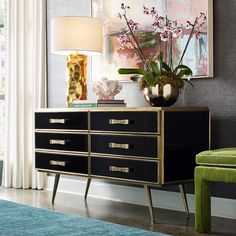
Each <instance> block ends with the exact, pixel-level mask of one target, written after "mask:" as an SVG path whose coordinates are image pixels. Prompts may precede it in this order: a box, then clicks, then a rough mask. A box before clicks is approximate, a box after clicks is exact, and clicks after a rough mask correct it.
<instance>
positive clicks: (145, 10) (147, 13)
mask: <svg viewBox="0 0 236 236" xmlns="http://www.w3.org/2000/svg"><path fill="white" fill-rule="evenodd" d="M143 13H144V14H145V15H149V8H147V7H145V6H143Z"/></svg>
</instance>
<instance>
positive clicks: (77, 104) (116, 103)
mask: <svg viewBox="0 0 236 236" xmlns="http://www.w3.org/2000/svg"><path fill="white" fill-rule="evenodd" d="M95 107H126V103H125V102H124V100H97V101H88V100H75V101H73V102H72V104H71V105H70V108H95Z"/></svg>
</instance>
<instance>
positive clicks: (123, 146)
mask: <svg viewBox="0 0 236 236" xmlns="http://www.w3.org/2000/svg"><path fill="white" fill-rule="evenodd" d="M129 147H130V146H129V144H128V143H109V148H121V149H129Z"/></svg>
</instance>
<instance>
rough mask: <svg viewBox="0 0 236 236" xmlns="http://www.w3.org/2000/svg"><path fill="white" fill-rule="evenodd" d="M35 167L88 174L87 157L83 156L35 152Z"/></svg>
mask: <svg viewBox="0 0 236 236" xmlns="http://www.w3.org/2000/svg"><path fill="white" fill-rule="evenodd" d="M35 157H36V163H35V167H36V168H38V169H44V170H45V169H47V170H49V171H53V170H55V171H63V172H68V173H78V174H88V158H87V157H85V156H72V155H71V156H69V155H61V154H60V155H58V154H49V153H39V152H36V154H35Z"/></svg>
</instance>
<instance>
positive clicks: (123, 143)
mask: <svg viewBox="0 0 236 236" xmlns="http://www.w3.org/2000/svg"><path fill="white" fill-rule="evenodd" d="M157 145H158V138H157V137H148V136H144V135H143V136H121V135H91V147H92V148H91V151H92V152H94V153H106V154H116V155H127V156H139V157H150V158H158V153H157Z"/></svg>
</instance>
